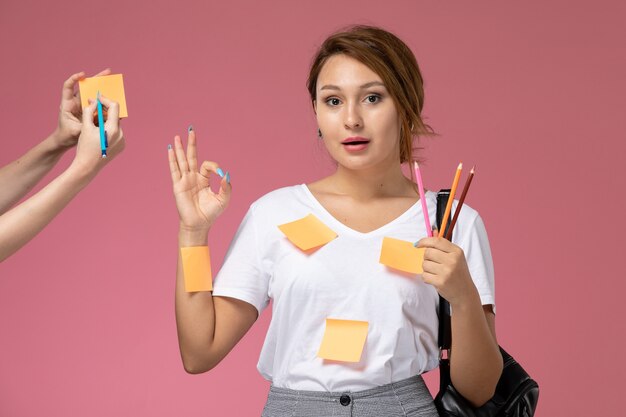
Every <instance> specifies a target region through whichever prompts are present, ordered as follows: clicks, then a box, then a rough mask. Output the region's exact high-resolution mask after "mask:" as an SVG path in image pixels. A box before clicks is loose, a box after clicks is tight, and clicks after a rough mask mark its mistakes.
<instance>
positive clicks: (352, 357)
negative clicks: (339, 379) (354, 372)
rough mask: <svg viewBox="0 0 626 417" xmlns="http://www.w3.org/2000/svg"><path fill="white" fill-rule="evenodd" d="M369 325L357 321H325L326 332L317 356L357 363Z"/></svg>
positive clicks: (328, 319)
mask: <svg viewBox="0 0 626 417" xmlns="http://www.w3.org/2000/svg"><path fill="white" fill-rule="evenodd" d="M368 329H369V323H368V322H366V321H357V320H339V319H330V318H327V319H326V330H325V331H324V338H323V339H322V344H321V346H320V350H319V352H318V353H317V356H319V357H320V358H323V359H330V360H333V361H342V362H359V361H360V360H361V354H362V353H363V347H364V346H365V339H366V338H367V331H368Z"/></svg>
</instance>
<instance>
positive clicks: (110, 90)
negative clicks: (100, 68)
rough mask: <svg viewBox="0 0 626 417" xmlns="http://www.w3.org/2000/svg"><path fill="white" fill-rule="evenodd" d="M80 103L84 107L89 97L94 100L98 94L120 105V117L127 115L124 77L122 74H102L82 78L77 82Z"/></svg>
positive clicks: (87, 103)
mask: <svg viewBox="0 0 626 417" xmlns="http://www.w3.org/2000/svg"><path fill="white" fill-rule="evenodd" d="M78 89H79V91H80V104H81V107H82V108H83V109H84V108H85V107H87V106H88V105H89V99H92V100H95V99H96V96H97V95H98V91H100V94H102V95H103V96H105V97H106V98H108V99H109V100H113V101H116V102H117V103H119V105H120V119H122V118H124V117H128V109H127V108H126V94H125V93H124V77H123V76H122V74H113V75H103V76H101V77H91V78H84V79H82V80H80V81H79V82H78Z"/></svg>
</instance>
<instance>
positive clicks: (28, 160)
mask: <svg viewBox="0 0 626 417" xmlns="http://www.w3.org/2000/svg"><path fill="white" fill-rule="evenodd" d="M57 136H58V133H57V132H55V133H52V134H51V135H50V136H48V138H46V139H45V140H43V141H42V142H40V143H38V144H37V145H36V146H35V147H33V148H32V149H30V150H29V151H28V152H26V153H25V154H24V155H23V156H21V157H20V158H18V159H16V160H15V161H13V162H11V163H9V164H8V165H5V166H4V167H2V168H0V184H2V187H0V214H2V213H5V212H6V211H7V210H9V209H10V208H11V207H12V206H13V205H14V204H15V203H17V202H18V201H19V200H20V199H21V198H22V197H24V196H25V195H26V194H27V193H28V192H29V191H30V190H32V189H33V187H34V186H35V185H36V184H37V183H38V182H39V181H40V180H41V179H42V178H43V177H44V176H45V175H46V174H47V173H48V172H50V170H51V169H52V168H53V167H54V166H55V165H56V163H57V162H59V159H61V156H62V155H63V153H64V152H65V151H66V150H67V149H68V148H66V147H62V146H60V145H59V143H60V140H59V138H57Z"/></svg>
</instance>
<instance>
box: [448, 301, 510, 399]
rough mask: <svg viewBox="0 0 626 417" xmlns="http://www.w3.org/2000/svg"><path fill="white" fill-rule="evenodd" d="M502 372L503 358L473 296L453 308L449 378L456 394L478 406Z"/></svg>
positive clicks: (493, 386)
mask: <svg viewBox="0 0 626 417" xmlns="http://www.w3.org/2000/svg"><path fill="white" fill-rule="evenodd" d="M489 314H491V313H489ZM501 373H502V356H501V355H500V350H499V348H498V344H497V342H496V339H495V337H494V336H493V334H492V332H491V330H490V329H489V325H488V323H487V319H486V317H485V312H484V310H483V307H482V306H481V303H480V298H479V296H478V294H477V293H476V294H475V297H472V298H470V300H468V302H467V303H465V304H461V305H454V306H452V347H451V352H450V377H451V379H452V383H453V385H454V387H455V388H456V389H457V390H458V391H459V393H461V395H463V397H465V398H466V399H467V400H469V401H470V402H471V403H472V404H473V405H475V406H479V405H482V404H484V403H485V402H487V401H488V400H489V399H490V398H491V397H492V396H493V393H494V391H495V387H496V384H497V383H498V379H499V378H500V374H501Z"/></svg>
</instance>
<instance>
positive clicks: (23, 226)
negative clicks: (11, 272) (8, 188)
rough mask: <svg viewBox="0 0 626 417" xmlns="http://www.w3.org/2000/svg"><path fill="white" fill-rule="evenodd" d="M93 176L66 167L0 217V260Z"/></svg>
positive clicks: (45, 223) (56, 211)
mask: <svg viewBox="0 0 626 417" xmlns="http://www.w3.org/2000/svg"><path fill="white" fill-rule="evenodd" d="M91 178H93V176H92V175H91V174H85V173H83V172H80V171H79V170H77V169H74V168H72V167H70V168H69V169H68V170H66V171H65V172H63V173H62V174H61V175H59V176H58V177H57V178H55V179H54V180H53V181H52V182H50V184H48V185H47V186H46V187H44V188H43V189H42V190H41V191H39V192H38V193H37V194H35V195H34V196H32V197H31V198H29V199H28V200H26V201H24V202H23V203H22V204H20V205H18V206H16V207H14V208H13V209H11V210H9V211H8V212H6V213H4V214H2V215H1V216H0V262H1V261H3V260H5V259H6V258H8V257H9V256H11V255H12V254H13V253H14V252H16V251H17V250H18V249H20V248H21V247H22V246H24V245H25V244H26V243H28V241H30V240H31V239H32V238H33V237H35V235H37V234H38V233H39V232H40V231H41V230H42V229H43V228H44V227H45V226H46V225H47V224H48V223H50V221H51V220H52V219H53V218H54V217H55V216H56V215H57V214H59V212H60V211H61V210H62V209H63V208H64V207H65V206H67V204H68V203H69V202H70V201H71V200H72V199H73V198H74V197H75V196H76V194H78V193H79V192H80V191H81V190H82V189H83V188H84V187H85V186H86V185H87V184H88V183H89V182H90V181H91Z"/></svg>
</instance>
